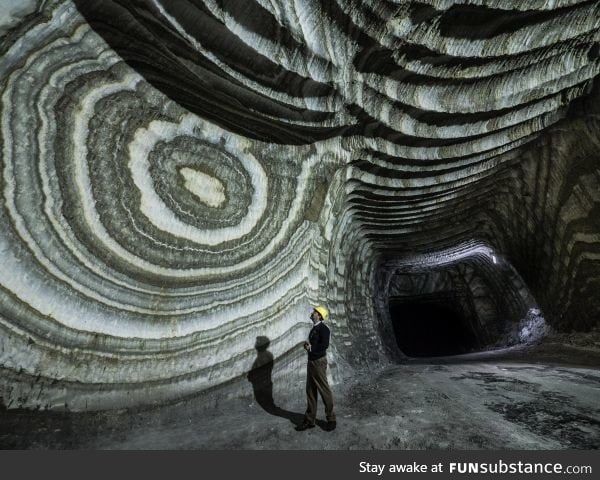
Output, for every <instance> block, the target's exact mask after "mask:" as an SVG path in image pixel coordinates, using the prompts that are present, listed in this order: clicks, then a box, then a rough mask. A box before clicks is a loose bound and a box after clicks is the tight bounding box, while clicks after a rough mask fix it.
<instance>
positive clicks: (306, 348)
mask: <svg viewBox="0 0 600 480" xmlns="http://www.w3.org/2000/svg"><path fill="white" fill-rule="evenodd" d="M303 346H304V350H306V351H307V352H310V343H308V342H304V345H303Z"/></svg>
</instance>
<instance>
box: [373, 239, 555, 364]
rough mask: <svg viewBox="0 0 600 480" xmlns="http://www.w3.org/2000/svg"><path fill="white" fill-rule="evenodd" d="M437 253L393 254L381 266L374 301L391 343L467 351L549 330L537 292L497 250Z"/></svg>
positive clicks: (400, 348)
mask: <svg viewBox="0 0 600 480" xmlns="http://www.w3.org/2000/svg"><path fill="white" fill-rule="evenodd" d="M458 251H460V252H461V253H460V254H458V253H457V252H458ZM434 256H435V257H436V258H437V259H438V260H437V261H438V263H430V264H429V265H427V264H425V263H420V260H419V259H417V260H415V259H412V260H411V262H413V261H414V262H415V263H413V264H412V265H407V264H403V265H401V261H399V260H389V261H387V263H384V264H383V265H382V266H381V268H380V270H379V271H378V275H379V276H380V277H381V278H380V280H381V282H380V283H379V286H378V287H377V289H376V291H377V295H376V298H375V304H376V305H378V308H379V316H380V321H381V328H380V337H381V339H382V343H383V344H384V345H386V346H387V348H388V349H389V350H391V351H392V352H400V354H401V355H402V356H408V357H432V356H446V355H460V354H465V353H471V352H478V351H483V350H489V349H494V348H503V347H507V346H512V345H517V344H524V343H532V342H536V341H538V340H539V339H540V338H541V337H542V336H543V335H544V332H545V330H544V329H545V328H546V325H545V321H544V318H543V314H542V313H541V311H540V310H539V308H538V307H537V304H536V302H535V299H534V297H533V296H532V295H531V293H530V292H529V290H528V288H527V286H526V284H525V283H524V282H523V280H522V279H521V277H520V276H519V274H518V272H517V271H516V270H515V269H514V268H513V266H512V265H511V264H510V263H509V262H508V261H507V260H506V259H501V258H499V255H498V253H497V252H495V251H493V249H490V248H489V247H483V246H482V245H480V244H478V243H475V244H473V245H470V246H467V247H466V248H465V246H460V247H457V249H456V250H447V251H443V252H438V254H436V255H434ZM442 258H445V259H446V261H443V260H441V259H442ZM392 355H394V353H392Z"/></svg>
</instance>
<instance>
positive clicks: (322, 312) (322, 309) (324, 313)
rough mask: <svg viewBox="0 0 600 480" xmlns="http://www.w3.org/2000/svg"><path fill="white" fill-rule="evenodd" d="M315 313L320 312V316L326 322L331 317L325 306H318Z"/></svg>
mask: <svg viewBox="0 0 600 480" xmlns="http://www.w3.org/2000/svg"><path fill="white" fill-rule="evenodd" d="M315 311H317V312H319V315H321V317H322V318H323V320H325V319H326V318H327V317H328V316H329V311H328V310H327V309H326V308H325V307H324V306H323V305H317V306H316V307H315Z"/></svg>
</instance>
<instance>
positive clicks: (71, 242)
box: [0, 0, 600, 410]
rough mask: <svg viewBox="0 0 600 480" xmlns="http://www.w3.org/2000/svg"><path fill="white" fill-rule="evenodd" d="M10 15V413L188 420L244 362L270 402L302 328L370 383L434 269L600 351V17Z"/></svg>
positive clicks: (463, 11)
mask: <svg viewBox="0 0 600 480" xmlns="http://www.w3.org/2000/svg"><path fill="white" fill-rule="evenodd" d="M4 3H5V2H0V7H2V8H3V9H5V10H4V12H3V15H1V17H2V23H1V24H0V35H3V36H2V37H1V43H0V91H1V97H0V128H1V133H0V138H1V149H2V150H1V152H2V153H1V157H0V159H1V161H0V168H1V170H2V176H1V177H0V187H1V190H2V202H1V208H0V225H1V226H2V228H1V230H0V266H1V268H0V366H1V368H2V375H1V380H0V397H2V402H3V404H4V405H6V406H8V407H10V408H16V407H30V408H69V409H75V410H81V409H99V408H112V407H121V406H131V405H137V404H143V403H160V402H163V401H168V400H172V399H176V398H180V397H183V396H186V395H191V394H196V393H198V392H202V391H203V390H206V389H208V388H212V387H216V386H219V385H223V384H225V383H228V382H231V381H233V380H235V379H237V378H242V377H243V376H244V375H245V374H246V372H247V371H248V369H249V368H251V365H252V362H253V360H254V359H255V357H256V351H255V348H254V347H255V344H256V339H257V337H267V338H268V339H269V341H270V347H269V348H270V351H271V352H272V354H273V356H274V358H275V361H276V364H277V366H278V367H277V368H278V372H279V374H280V375H281V381H282V382H283V383H285V381H286V379H288V380H289V379H291V378H295V377H293V374H292V373H291V372H294V371H297V369H298V368H301V366H302V363H303V356H302V351H301V348H300V347H299V344H300V343H301V342H302V340H303V339H304V337H305V335H306V333H307V327H308V324H307V315H308V313H309V311H310V307H309V305H310V304H311V303H313V302H317V301H319V302H324V303H326V304H327V305H328V306H329V307H330V309H331V323H332V328H333V330H334V341H333V344H332V353H331V361H332V365H333V367H334V368H333V374H334V377H335V376H336V375H338V374H339V373H342V372H343V371H345V369H350V368H352V367H354V366H361V365H365V364H367V365H369V364H376V363H380V362H386V361H389V360H390V359H391V358H394V356H395V355H397V353H398V352H394V350H393V348H392V347H393V346H392V347H391V346H390V344H389V342H387V340H386V338H385V332H386V331H389V322H388V320H387V318H386V311H387V310H386V302H387V299H388V298H389V296H390V295H391V293H390V291H389V290H388V288H389V285H390V283H389V280H390V278H392V277H393V276H394V275H398V274H405V275H406V274H410V273H411V272H412V273H413V274H414V275H430V276H431V275H433V274H432V273H431V272H433V271H435V270H436V269H438V270H439V269H440V268H449V269H454V268H466V267H464V265H467V266H468V265H470V267H468V268H472V269H473V268H474V269H475V270H476V271H477V272H479V273H478V275H479V276H480V277H481V278H485V279H486V280H485V282H484V283H485V284H486V285H491V287H486V288H491V289H492V290H493V291H495V293H494V295H492V296H493V302H492V303H493V304H494V305H496V306H497V312H499V313H498V315H497V316H496V317H498V318H497V320H498V321H501V322H505V321H509V322H513V323H515V324H518V322H519V321H520V319H519V318H518V317H521V318H523V317H524V316H525V315H526V314H527V311H528V309H529V308H531V307H532V306H535V300H534V298H535V299H536V300H537V301H538V302H539V305H540V306H541V308H542V309H543V311H544V315H545V318H546V320H547V321H548V322H549V323H550V324H551V325H552V326H554V327H555V328H558V329H567V330H585V329H589V328H591V327H593V326H594V325H597V323H598V318H599V315H598V314H599V313H600V296H599V295H598V293H597V292H598V288H597V287H598V283H599V282H600V256H599V255H600V238H599V232H600V225H599V223H598V218H600V216H598V206H599V204H600V198H599V197H598V192H599V191H600V188H598V187H599V182H600V171H599V166H598V165H599V164H598V154H597V152H598V148H597V147H598V144H599V138H600V137H599V134H598V132H599V131H600V130H599V128H598V110H597V109H596V108H595V102H597V100H598V95H597V92H596V91H595V90H594V91H593V85H594V80H595V78H596V77H597V75H598V72H599V70H600V60H599V57H600V55H599V54H600V48H599V30H598V29H599V27H600V2H597V1H581V0H562V1H561V0H552V1H550V0H547V1H542V0H540V1H533V0H528V1H512V0H503V1H497V0H469V1H467V0H464V1H460V0H456V1H454V0H425V1H420V2H413V1H401V0H396V1H383V0H369V1H358V0H335V1H329V2H324V1H318V0H295V1H285V0H268V1H267V0H252V1H245V2H238V1H233V0H231V1H227V0H226V1H223V0H222V1H213V0H203V1H196V0H195V1H192V0H179V1H173V2H171V1H167V0H136V1H134V2H131V1H126V0H105V1H102V2H87V1H84V0H73V1H72V0H47V1H44V2H41V1H38V2H35V1H28V2H23V3H22V4H21V7H20V8H19V9H16V8H13V7H12V4H11V3H10V2H9V3H8V4H7V5H11V6H10V9H9V7H8V6H6V5H4ZM4 13H6V14H4ZM590 92H591V93H590ZM491 252H493V254H494V255H497V256H498V258H501V260H502V262H503V265H505V268H495V267H494V265H495V263H494V262H493V261H492V259H491ZM460 262H463V263H462V264H461V263H460ZM464 262H466V263H464ZM457 265H458V266H457ZM460 265H463V266H462V267H461V266H460ZM427 272H429V273H427ZM476 276H477V275H476ZM521 277H522V279H521ZM478 278H479V277H478ZM385 279H387V280H388V283H385V282H384V280H385ZM486 282H487V283H486ZM434 283H435V282H434ZM475 290H476V289H475ZM416 293H418V292H415V294H416ZM473 295H475V294H473ZM490 295H491V294H490ZM489 298H491V297H489ZM484 316H485V315H484ZM492 317H493V316H492V315H488V317H486V318H487V320H486V322H492V323H491V324H493V322H494V321H496V320H495V319H496V317H494V318H492ZM491 324H490V325H491ZM502 328H504V327H502ZM386 329H387V330H386ZM494 329H497V328H496V327H493V328H491V330H490V331H495V330H494ZM501 330H502V329H501ZM505 330H506V329H505ZM505 330H502V331H505ZM508 330H510V328H509V329H508ZM508 330H506V331H508ZM484 343H485V342H484ZM488 343H489V342H488ZM334 380H335V378H334ZM290 381H291V380H290Z"/></svg>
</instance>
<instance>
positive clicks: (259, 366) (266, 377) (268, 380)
mask: <svg viewBox="0 0 600 480" xmlns="http://www.w3.org/2000/svg"><path fill="white" fill-rule="evenodd" d="M270 343H271V341H270V340H269V339H268V337H263V336H260V337H256V344H255V345H254V348H256V360H254V363H253V364H252V369H251V370H250V372H249V373H248V381H249V382H250V383H251V384H252V388H253V390H254V398H255V399H256V402H257V403H258V404H259V405H260V406H261V407H262V408H263V410H264V411H265V412H267V413H270V414H271V415H275V416H277V417H282V418H287V419H288V420H289V421H290V422H292V423H293V424H294V425H296V426H298V425H300V424H301V423H302V420H303V419H304V415H302V414H301V413H294V412H290V411H288V410H284V409H283V408H280V407H278V406H277V405H275V400H273V377H272V374H273V365H274V359H273V354H272V353H271V352H269V350H267V348H268V347H269V344H270Z"/></svg>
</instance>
